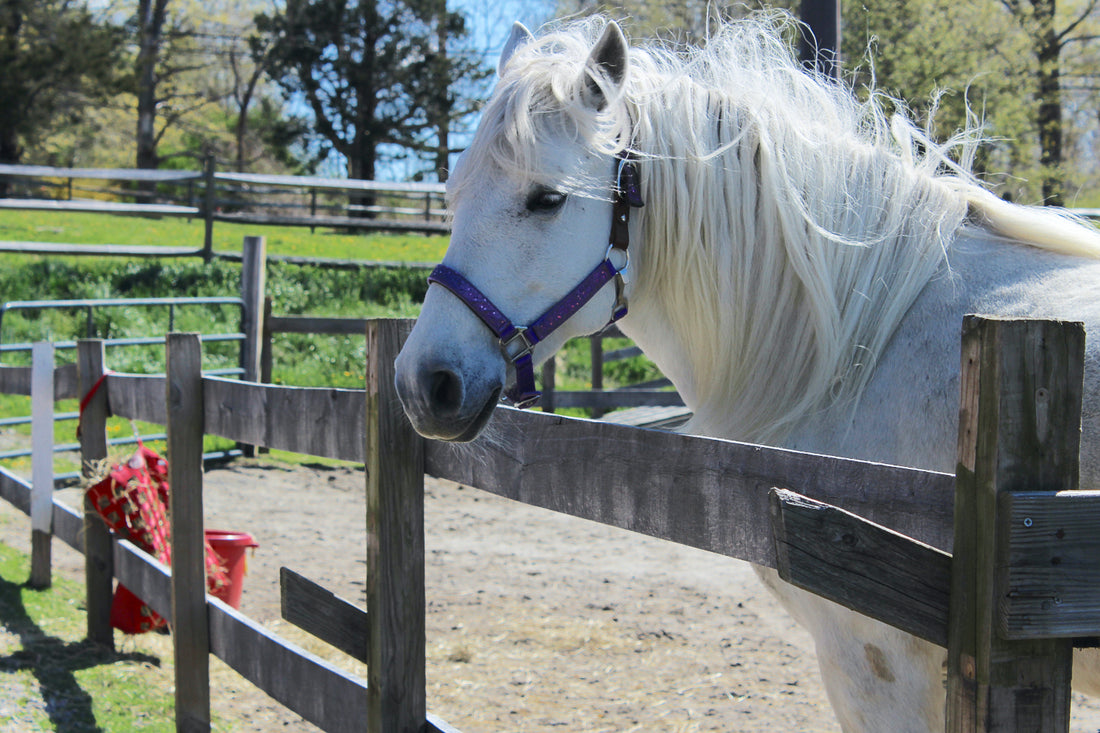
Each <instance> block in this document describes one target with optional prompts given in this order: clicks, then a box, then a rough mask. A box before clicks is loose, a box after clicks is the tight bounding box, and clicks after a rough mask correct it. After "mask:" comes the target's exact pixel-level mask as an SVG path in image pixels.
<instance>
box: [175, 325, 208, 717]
mask: <svg viewBox="0 0 1100 733" xmlns="http://www.w3.org/2000/svg"><path fill="white" fill-rule="evenodd" d="M201 369H202V345H201V343H200V342H199V335H198V334H196V333H172V334H168V378H167V380H166V393H167V394H166V395H165V399H166V401H167V403H166V404H167V413H168V425H167V428H168V430H167V433H168V485H169V486H170V487H171V491H170V492H169V497H170V498H169V503H170V504H171V518H172V624H173V628H172V642H173V647H174V649H175V661H176V664H175V666H176V730H177V731H181V732H183V731H186V732H187V733H190V732H191V731H209V730H210V661H209V654H210V630H209V627H208V626H207V618H206V553H205V549H204V542H203V524H202V437H203V418H204V412H203V397H202V372H201Z"/></svg>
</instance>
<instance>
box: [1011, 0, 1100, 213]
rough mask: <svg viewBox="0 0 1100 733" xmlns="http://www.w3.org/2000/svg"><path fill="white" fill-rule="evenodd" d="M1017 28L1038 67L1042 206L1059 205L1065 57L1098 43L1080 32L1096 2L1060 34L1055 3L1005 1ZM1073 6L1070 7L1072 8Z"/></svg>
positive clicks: (1087, 4)
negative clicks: (1086, 44)
mask: <svg viewBox="0 0 1100 733" xmlns="http://www.w3.org/2000/svg"><path fill="white" fill-rule="evenodd" d="M1001 2H1002V4H1003V5H1004V7H1005V8H1007V9H1008V12H1009V13H1010V14H1011V15H1012V17H1013V18H1015V19H1016V21H1017V22H1018V23H1019V25H1020V27H1021V29H1023V31H1024V33H1025V34H1026V36H1027V38H1028V40H1029V41H1030V44H1031V51H1032V53H1033V54H1034V59H1035V61H1036V67H1035V80H1036V91H1035V101H1036V109H1035V124H1036V127H1037V128H1038V134H1039V162H1040V165H1041V166H1042V188H1043V201H1044V202H1045V203H1047V204H1050V205H1054V206H1061V205H1062V204H1063V202H1064V199H1065V190H1064V189H1065V186H1064V183H1065V182H1064V180H1063V178H1064V171H1063V169H1062V168H1063V164H1064V162H1065V158H1064V148H1063V141H1064V138H1065V135H1064V120H1063V89H1062V72H1063V67H1062V64H1063V52H1064V51H1065V50H1066V49H1067V47H1068V46H1069V45H1071V44H1074V43H1079V42H1083V41H1084V40H1095V39H1096V36H1095V35H1092V34H1087V33H1080V32H1079V31H1080V30H1081V29H1082V28H1083V27H1084V26H1085V24H1086V22H1087V21H1089V20H1090V19H1092V16H1093V14H1094V11H1096V8H1097V2H1098V0H1086V1H1085V2H1083V3H1080V4H1079V5H1078V7H1076V8H1074V9H1073V10H1072V11H1071V12H1072V16H1071V17H1070V18H1068V19H1067V20H1066V21H1065V24H1064V25H1063V27H1062V28H1061V29H1060V30H1059V29H1058V27H1057V25H1058V12H1057V7H1056V0H1027V2H1022V1H1021V0H1001ZM1071 4H1072V3H1071Z"/></svg>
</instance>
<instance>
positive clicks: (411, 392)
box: [395, 367, 503, 443]
mask: <svg viewBox="0 0 1100 733" xmlns="http://www.w3.org/2000/svg"><path fill="white" fill-rule="evenodd" d="M477 381H480V380H477ZM395 386H396V387H397V396H398V398H399V399H400V400H401V406H402V407H403V408H404V410H405V414H406V415H407V416H408V417H409V421H410V422H411V423H412V425H413V428H414V429H415V430H416V432H418V433H420V434H421V435H423V436H424V437H425V438H432V439H435V440H446V441H450V442H456V443H465V442H469V441H471V440H473V439H474V438H476V437H477V436H478V435H479V434H480V433H481V430H482V428H484V427H485V423H487V422H488V421H489V417H490V416H491V415H492V414H493V409H494V408H495V407H496V406H497V403H498V401H499V400H500V392H501V389H502V388H503V385H500V384H497V385H491V384H472V383H471V380H467V379H463V378H462V376H461V375H459V374H457V373H456V372H455V371H453V370H451V369H447V368H442V367H441V368H429V369H419V370H415V371H411V372H410V371H404V370H401V369H399V370H398V373H397V377H396V379H395Z"/></svg>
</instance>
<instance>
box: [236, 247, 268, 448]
mask: <svg viewBox="0 0 1100 733" xmlns="http://www.w3.org/2000/svg"><path fill="white" fill-rule="evenodd" d="M266 287H267V240H265V239H264V238H263V237H245V238H244V247H243V250H242V257H241V300H243V301H244V312H243V313H242V315H241V320H242V323H241V330H242V332H243V333H244V343H243V344H242V345H241V368H242V369H243V370H244V372H243V374H241V379H243V380H245V381H246V382H259V381H261V374H262V373H263V363H262V357H263V344H262V343H261V342H262V340H263V338H264V290H265V289H266ZM238 447H239V448H240V449H241V453H242V455H244V457H245V458H252V457H254V456H255V455H256V447H255V446H252V445H245V444H243V443H242V444H239V446H238Z"/></svg>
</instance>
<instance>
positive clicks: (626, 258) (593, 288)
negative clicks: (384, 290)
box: [428, 153, 642, 409]
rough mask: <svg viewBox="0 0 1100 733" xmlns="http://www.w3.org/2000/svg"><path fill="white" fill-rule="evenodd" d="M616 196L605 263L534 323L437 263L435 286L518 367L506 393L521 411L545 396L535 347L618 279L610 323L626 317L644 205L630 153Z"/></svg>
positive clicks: (619, 171) (620, 167)
mask: <svg viewBox="0 0 1100 733" xmlns="http://www.w3.org/2000/svg"><path fill="white" fill-rule="evenodd" d="M614 196H615V199H614V202H613V204H612V212H611V233H610V235H609V237H608V247H607V254H606V256H605V257H604V260H603V262H601V263H600V264H599V265H597V266H596V269H594V270H592V272H590V273H588V275H587V276H586V277H585V278H584V279H583V280H581V281H580V283H579V284H578V285H577V286H576V287H575V288H573V289H572V290H571V291H569V293H568V294H567V295H566V296H565V297H563V298H562V299H561V300H559V301H558V302H557V303H555V304H554V305H552V306H550V308H549V309H547V310H546V312H545V313H543V314H542V315H541V316H539V317H538V318H536V319H535V321H534V322H533V323H531V324H530V325H527V326H517V325H516V324H514V323H513V322H512V321H511V320H510V319H509V318H508V317H507V316H506V315H504V313H502V312H501V310H500V309H499V308H497V307H496V306H495V305H494V304H493V302H492V301H491V300H489V298H488V297H486V296H485V294H484V293H482V292H481V291H480V290H478V289H477V287H476V286H475V285H474V284H473V283H471V282H470V281H469V280H467V279H466V278H465V277H464V276H463V275H462V274H461V273H459V272H458V271H456V270H453V269H451V268H450V267H447V266H446V265H442V264H441V265H437V266H436V268H435V269H434V270H432V274H431V275H429V276H428V283H429V284H430V283H437V284H439V285H442V286H443V287H445V288H447V290H449V291H451V292H452V293H454V295H455V296H456V297H457V298H458V299H459V300H461V301H462V302H463V303H465V304H466V306H467V307H468V308H469V309H470V310H472V311H473V312H474V315H476V316H477V317H478V318H480V319H481V320H482V322H483V323H484V324H485V325H486V326H488V327H489V330H491V331H492V332H493V334H495V335H496V337H497V339H498V340H499V342H500V350H501V353H502V354H504V358H505V359H507V360H508V361H509V362H510V363H511V364H512V365H513V366H514V367H515V369H516V384H515V386H513V387H511V388H509V389H508V390H507V392H505V398H506V399H507V400H508V401H509V402H511V403H512V404H513V405H515V406H516V407H519V408H521V409H522V408H525V407H531V406H532V405H534V404H536V403H537V402H538V400H539V397H540V393H539V392H538V391H537V390H536V389H535V370H534V360H533V358H532V352H533V351H534V349H535V344H537V343H539V342H540V341H542V340H543V339H545V338H546V337H547V336H549V335H550V334H551V333H553V332H554V330H555V329H557V328H558V327H559V326H561V325H562V324H563V323H565V322H566V321H567V320H568V319H569V318H570V316H572V315H573V314H574V313H576V312H577V311H579V310H580V309H581V308H582V307H584V305H585V303H587V302H588V301H589V300H591V299H592V297H593V296H595V295H596V293H598V292H599V291H600V290H601V289H602V288H603V286H604V285H606V284H607V283H609V282H611V281H612V280H614V281H615V307H614V310H613V311H612V313H611V318H610V319H609V320H608V321H607V325H610V324H612V323H614V322H615V321H617V320H619V319H620V318H622V317H623V316H625V315H626V297H625V295H624V294H623V287H624V285H625V283H626V277H627V275H626V272H627V265H629V264H630V255H629V253H628V252H627V247H628V246H629V245H630V231H629V225H630V209H631V207H639V206H642V197H641V193H640V191H639V189H638V171H637V168H636V167H635V166H634V163H633V162H632V161H631V160H630V159H629V157H628V155H627V154H626V153H620V154H619V155H618V156H617V157H616V158H615V191H614ZM613 252H618V253H619V254H620V255H621V259H622V266H621V267H619V266H616V265H615V263H614V262H612V260H611V256H612V253H613Z"/></svg>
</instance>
